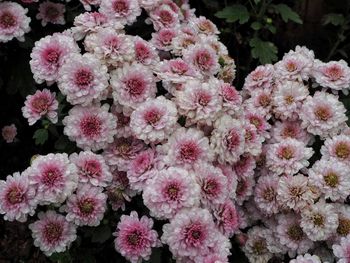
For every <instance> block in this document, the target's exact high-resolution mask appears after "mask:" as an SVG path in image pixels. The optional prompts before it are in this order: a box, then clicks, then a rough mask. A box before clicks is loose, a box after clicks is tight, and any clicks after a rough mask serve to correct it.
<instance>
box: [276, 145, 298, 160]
mask: <svg viewBox="0 0 350 263" xmlns="http://www.w3.org/2000/svg"><path fill="white" fill-rule="evenodd" d="M278 157H279V158H280V159H285V160H290V159H292V158H293V157H294V149H293V148H292V147H290V146H284V147H282V148H281V149H280V150H279V153H278Z"/></svg>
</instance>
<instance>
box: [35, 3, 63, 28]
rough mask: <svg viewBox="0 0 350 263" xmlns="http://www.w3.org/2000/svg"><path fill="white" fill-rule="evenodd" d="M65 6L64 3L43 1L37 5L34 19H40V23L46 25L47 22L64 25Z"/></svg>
mask: <svg viewBox="0 0 350 263" xmlns="http://www.w3.org/2000/svg"><path fill="white" fill-rule="evenodd" d="M65 12H66V8H65V5H64V4H60V3H54V2H50V1H45V2H43V3H41V4H40V5H39V13H38V14H37V15H36V19H38V20H41V25H42V26H46V25H47V24H48V23H51V24H56V25H64V24H65V23H66V21H65V20H64V13H65Z"/></svg>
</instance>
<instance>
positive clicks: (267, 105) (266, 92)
mask: <svg viewBox="0 0 350 263" xmlns="http://www.w3.org/2000/svg"><path fill="white" fill-rule="evenodd" d="M243 106H244V107H245V108H247V109H250V110H251V111H256V112H259V113H260V114H261V115H263V116H264V117H265V118H266V119H270V118H271V113H272V106H273V96H272V91H271V90H270V89H259V90H255V91H254V92H252V93H251V97H250V98H249V99H248V100H245V101H244V104H243Z"/></svg>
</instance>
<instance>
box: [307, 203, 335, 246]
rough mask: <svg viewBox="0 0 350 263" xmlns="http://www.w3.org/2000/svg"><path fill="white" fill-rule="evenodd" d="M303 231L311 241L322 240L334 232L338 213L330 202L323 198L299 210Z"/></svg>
mask: <svg viewBox="0 0 350 263" xmlns="http://www.w3.org/2000/svg"><path fill="white" fill-rule="evenodd" d="M300 226H301V227H302V229H303V231H304V232H305V233H306V235H307V236H308V238H310V239H311V240H313V241H322V240H326V239H327V238H329V237H330V236H331V235H332V234H334V233H335V232H336V230H337V227H338V214H337V213H336V211H335V207H334V205H332V204H327V203H326V202H325V201H324V200H322V199H321V200H320V201H318V202H317V203H315V204H313V205H312V206H309V207H308V208H306V209H303V210H302V211H301V223H300Z"/></svg>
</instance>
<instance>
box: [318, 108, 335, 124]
mask: <svg viewBox="0 0 350 263" xmlns="http://www.w3.org/2000/svg"><path fill="white" fill-rule="evenodd" d="M314 113H315V116H316V118H317V119H319V120H320V121H327V120H329V119H330V118H331V117H332V113H331V111H330V109H329V107H326V106H318V107H317V108H316V109H315V111H314Z"/></svg>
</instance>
